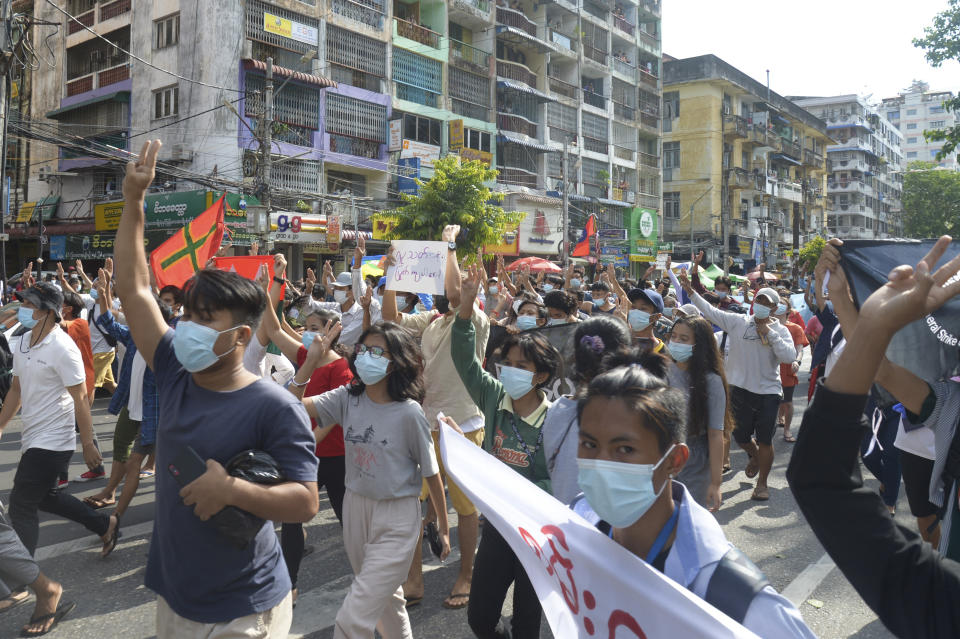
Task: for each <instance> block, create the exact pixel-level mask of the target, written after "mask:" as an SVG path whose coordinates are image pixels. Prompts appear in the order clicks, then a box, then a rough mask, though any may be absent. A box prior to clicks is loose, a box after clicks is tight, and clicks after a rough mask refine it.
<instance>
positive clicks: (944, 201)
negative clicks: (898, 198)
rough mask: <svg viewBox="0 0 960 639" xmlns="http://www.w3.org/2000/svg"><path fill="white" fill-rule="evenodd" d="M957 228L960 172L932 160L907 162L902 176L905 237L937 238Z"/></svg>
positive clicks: (959, 206)
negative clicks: (938, 164) (942, 166)
mask: <svg viewBox="0 0 960 639" xmlns="http://www.w3.org/2000/svg"><path fill="white" fill-rule="evenodd" d="M958 227H960V174H958V173H957V172H955V171H950V170H948V169H943V168H938V167H937V165H936V164H934V163H932V162H911V163H910V164H909V165H908V166H907V172H906V173H905V174H904V176H903V229H904V234H905V235H906V236H907V237H920V238H925V237H940V236H941V235H943V234H944V233H954V232H955V231H954V229H956V228H958Z"/></svg>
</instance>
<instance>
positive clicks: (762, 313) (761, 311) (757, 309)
mask: <svg viewBox="0 0 960 639" xmlns="http://www.w3.org/2000/svg"><path fill="white" fill-rule="evenodd" d="M753 316H754V317H756V318H757V319H767V318H768V317H770V309H769V308H767V307H766V306H764V305H763V304H754V305H753Z"/></svg>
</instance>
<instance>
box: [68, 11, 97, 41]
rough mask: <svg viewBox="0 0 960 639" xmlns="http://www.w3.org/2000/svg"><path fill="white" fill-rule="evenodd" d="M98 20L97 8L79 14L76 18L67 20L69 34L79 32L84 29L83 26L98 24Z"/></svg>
mask: <svg viewBox="0 0 960 639" xmlns="http://www.w3.org/2000/svg"><path fill="white" fill-rule="evenodd" d="M78 22H79V24H78ZM96 22H97V10H96V9H91V10H90V11H87V12H86V13H83V14H81V15H78V16H77V19H76V20H70V21H68V22H67V35H70V34H73V33H77V32H78V31H83V27H92V26H93V25H94V24H96ZM80 25H83V26H80Z"/></svg>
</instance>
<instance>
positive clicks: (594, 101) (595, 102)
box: [583, 89, 607, 109]
mask: <svg viewBox="0 0 960 639" xmlns="http://www.w3.org/2000/svg"><path fill="white" fill-rule="evenodd" d="M583 101H584V103H585V104H589V105H590V106H592V107H597V108H598V109H606V108H607V99H606V98H605V97H604V96H602V95H600V94H599V93H593V92H592V91H587V90H586V89H584V90H583Z"/></svg>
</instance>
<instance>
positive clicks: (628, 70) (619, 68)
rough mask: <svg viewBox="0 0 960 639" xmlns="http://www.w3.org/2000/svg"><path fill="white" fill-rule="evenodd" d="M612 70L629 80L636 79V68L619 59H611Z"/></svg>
mask: <svg viewBox="0 0 960 639" xmlns="http://www.w3.org/2000/svg"><path fill="white" fill-rule="evenodd" d="M613 70H614V71H616V72H617V73H622V74H623V75H625V76H627V77H629V78H630V79H631V80H634V81H635V80H636V79H637V67H635V66H633V65H632V64H630V63H629V62H624V61H623V60H621V59H620V58H616V57H614V58H613Z"/></svg>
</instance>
